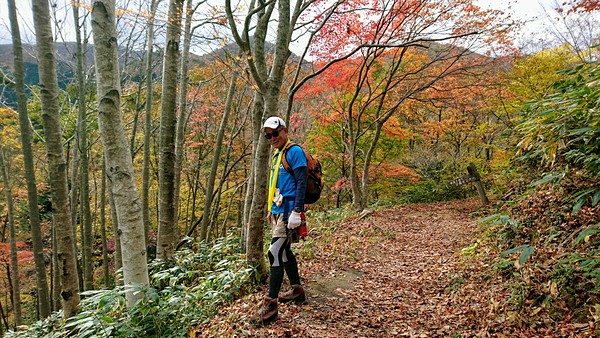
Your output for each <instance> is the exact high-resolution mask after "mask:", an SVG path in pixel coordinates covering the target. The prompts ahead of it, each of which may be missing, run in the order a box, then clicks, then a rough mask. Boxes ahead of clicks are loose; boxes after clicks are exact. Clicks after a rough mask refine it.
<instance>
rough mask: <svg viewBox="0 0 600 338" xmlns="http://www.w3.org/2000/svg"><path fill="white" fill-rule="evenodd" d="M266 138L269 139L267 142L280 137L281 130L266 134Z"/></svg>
mask: <svg viewBox="0 0 600 338" xmlns="http://www.w3.org/2000/svg"><path fill="white" fill-rule="evenodd" d="M265 137H266V138H267V140H270V139H271V137H279V130H274V131H273V132H272V133H270V134H267V133H265Z"/></svg>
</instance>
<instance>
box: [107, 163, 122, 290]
mask: <svg viewBox="0 0 600 338" xmlns="http://www.w3.org/2000/svg"><path fill="white" fill-rule="evenodd" d="M103 165H104V174H105V175H106V176H107V178H108V174H107V173H106V159H105V160H104V163H103ZM106 183H107V186H108V191H107V192H108V204H109V205H110V218H111V219H112V227H113V229H112V230H113V236H114V238H115V253H114V266H115V272H116V271H118V270H120V269H121V268H122V267H123V255H122V254H121V236H120V235H119V234H120V230H119V218H118V217H117V207H116V206H115V198H114V196H113V193H112V189H111V187H110V184H111V183H110V181H108V180H107V182H106ZM117 283H118V280H117V279H116V278H115V284H117Z"/></svg>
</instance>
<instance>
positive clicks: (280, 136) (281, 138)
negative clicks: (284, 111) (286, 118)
mask: <svg viewBox="0 0 600 338" xmlns="http://www.w3.org/2000/svg"><path fill="white" fill-rule="evenodd" d="M264 132H265V137H266V138H267V140H269V143H270V144H271V146H272V147H274V148H277V149H281V148H283V146H285V143H286V142H287V128H284V127H279V128H277V129H271V128H265V130H264Z"/></svg>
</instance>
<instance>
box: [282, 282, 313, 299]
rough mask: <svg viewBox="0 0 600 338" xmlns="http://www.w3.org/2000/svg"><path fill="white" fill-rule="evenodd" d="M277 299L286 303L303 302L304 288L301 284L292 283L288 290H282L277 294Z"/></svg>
mask: <svg viewBox="0 0 600 338" xmlns="http://www.w3.org/2000/svg"><path fill="white" fill-rule="evenodd" d="M278 299H279V301H280V302H281V303H287V302H291V301H294V302H296V303H304V302H305V301H306V295H305V294H304V288H303V287H302V285H298V284H296V285H292V289H291V290H290V291H287V292H284V293H283V294H281V296H279V298H278Z"/></svg>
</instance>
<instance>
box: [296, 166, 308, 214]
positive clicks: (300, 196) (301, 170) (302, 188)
mask: <svg viewBox="0 0 600 338" xmlns="http://www.w3.org/2000/svg"><path fill="white" fill-rule="evenodd" d="M294 179H295V180H296V198H295V199H294V208H300V210H304V195H305V194H306V167H298V168H296V169H294Z"/></svg>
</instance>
